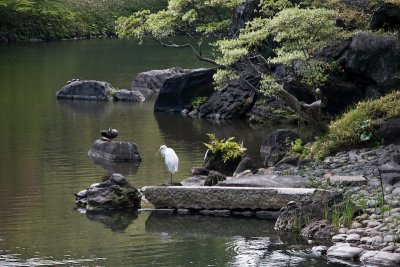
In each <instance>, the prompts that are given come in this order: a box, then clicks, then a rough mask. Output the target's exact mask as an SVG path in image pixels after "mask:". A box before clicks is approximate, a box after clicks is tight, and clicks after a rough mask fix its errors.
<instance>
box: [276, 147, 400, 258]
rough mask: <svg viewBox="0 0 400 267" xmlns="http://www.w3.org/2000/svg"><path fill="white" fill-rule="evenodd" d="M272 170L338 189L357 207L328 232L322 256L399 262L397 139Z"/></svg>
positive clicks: (399, 151)
mask: <svg viewBox="0 0 400 267" xmlns="http://www.w3.org/2000/svg"><path fill="white" fill-rule="evenodd" d="M271 169H272V170H273V168H270V169H269V171H270V172H271ZM274 173H275V174H277V175H282V174H290V175H301V176H303V177H308V178H309V179H310V181H311V184H312V186H313V187H319V188H326V189H335V190H338V191H340V192H342V193H343V194H344V195H347V196H349V197H350V198H351V200H352V201H353V202H354V203H355V204H356V205H357V206H358V207H359V208H361V210H362V212H361V214H360V215H358V216H356V217H355V218H353V221H352V223H351V224H350V225H348V226H346V227H344V226H343V227H341V228H339V229H338V231H337V233H336V234H335V235H333V236H332V242H333V243H334V244H335V245H334V246H331V247H330V248H329V249H328V248H326V249H327V251H326V250H325V252H326V253H327V255H328V256H330V257H339V258H342V259H347V260H359V261H361V262H362V263H364V264H370V265H379V266H400V146H399V145H393V144H392V145H388V146H381V147H378V148H375V149H359V150H351V151H348V152H341V153H338V154H336V155H335V156H332V157H327V158H325V160H324V161H319V162H313V163H310V164H308V165H305V166H301V167H294V168H290V169H286V170H282V171H274ZM381 182H382V184H381ZM382 189H383V191H382Z"/></svg>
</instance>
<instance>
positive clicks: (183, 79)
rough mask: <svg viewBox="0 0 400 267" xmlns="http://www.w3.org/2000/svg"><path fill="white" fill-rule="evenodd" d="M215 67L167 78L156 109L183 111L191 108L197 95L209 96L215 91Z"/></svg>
mask: <svg viewBox="0 0 400 267" xmlns="http://www.w3.org/2000/svg"><path fill="white" fill-rule="evenodd" d="M214 73H215V69H196V70H191V71H190V72H187V73H183V74H180V75H175V76H173V77H170V78H168V79H166V81H165V82H164V84H163V85H162V87H161V89H160V92H159V94H158V97H157V100H156V102H155V104H154V110H155V111H162V112H181V111H182V110H183V109H191V108H192V101H193V100H194V99H195V98H196V97H200V96H205V97H209V96H211V94H212V93H213V92H214V86H213V75H214Z"/></svg>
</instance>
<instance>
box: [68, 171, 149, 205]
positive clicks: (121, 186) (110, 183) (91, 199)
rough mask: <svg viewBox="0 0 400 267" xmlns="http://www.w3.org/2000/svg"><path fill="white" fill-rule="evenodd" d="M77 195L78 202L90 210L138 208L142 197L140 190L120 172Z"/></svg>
mask: <svg viewBox="0 0 400 267" xmlns="http://www.w3.org/2000/svg"><path fill="white" fill-rule="evenodd" d="M75 196H76V204H77V205H78V206H79V207H84V208H86V209H87V210H88V211H107V210H118V209H138V208H140V201H141V199H142V195H141V194H140V192H139V190H137V189H136V188H135V187H133V186H132V185H131V184H129V183H128V181H127V180H126V179H125V177H124V176H123V175H121V174H118V173H114V174H113V175H111V176H110V178H109V179H107V180H106V181H104V182H101V183H96V184H92V185H91V186H89V188H87V189H85V190H82V191H80V192H79V193H77V194H75Z"/></svg>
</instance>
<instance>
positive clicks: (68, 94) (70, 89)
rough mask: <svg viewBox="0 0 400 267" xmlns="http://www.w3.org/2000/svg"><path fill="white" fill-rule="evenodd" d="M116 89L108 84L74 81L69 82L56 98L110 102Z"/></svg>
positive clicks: (92, 81)
mask: <svg viewBox="0 0 400 267" xmlns="http://www.w3.org/2000/svg"><path fill="white" fill-rule="evenodd" d="M114 91H115V90H114V88H113V87H112V85H111V84H109V83H107V82H100V81H94V80H74V81H72V82H68V83H67V85H65V86H64V87H63V88H62V89H61V90H60V91H58V92H57V94H56V96H57V98H59V99H77V100H96V101H108V100H111V99H112V94H113V93H114Z"/></svg>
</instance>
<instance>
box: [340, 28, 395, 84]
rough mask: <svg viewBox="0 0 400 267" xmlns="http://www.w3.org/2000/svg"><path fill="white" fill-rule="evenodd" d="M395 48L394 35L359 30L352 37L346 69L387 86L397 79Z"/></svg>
mask: <svg viewBox="0 0 400 267" xmlns="http://www.w3.org/2000/svg"><path fill="white" fill-rule="evenodd" d="M397 49H398V45H397V39H396V38H395V37H394V36H388V35H386V36H385V35H379V34H371V33H364V32H360V33H358V34H356V35H355V36H353V38H352V42H351V44H350V50H349V53H348V55H347V64H346V69H347V70H349V71H352V72H353V73H355V74H358V75H361V76H363V77H368V78H370V79H372V80H373V81H374V82H375V83H376V84H377V85H378V86H380V87H383V88H389V87H390V86H393V85H394V83H395V82H396V81H397V79H398V78H396V77H394V76H395V75H396V73H397V70H398V67H399V64H398V61H397V60H396V59H397V56H396V55H397V53H398V52H397Z"/></svg>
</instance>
